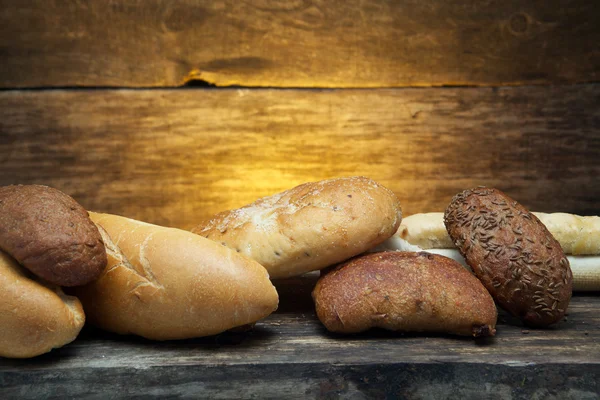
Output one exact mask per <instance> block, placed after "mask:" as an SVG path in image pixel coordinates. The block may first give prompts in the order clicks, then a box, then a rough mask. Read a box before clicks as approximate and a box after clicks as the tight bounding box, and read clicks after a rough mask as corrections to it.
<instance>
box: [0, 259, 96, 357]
mask: <svg viewBox="0 0 600 400" xmlns="http://www.w3.org/2000/svg"><path fill="white" fill-rule="evenodd" d="M0 293H1V299H2V300H1V301H0V357H11V358H29V357H35V356H38V355H40V354H44V353H47V352H49V351H50V350H52V349H53V348H58V347H61V346H64V345H65V344H67V343H70V342H72V341H73V340H75V338H76V337H77V335H78V334H79V331H80V330H81V328H83V324H84V322H85V315H84V314H83V308H82V307H81V303H80V302H79V300H77V298H75V297H73V296H67V295H65V294H64V293H63V292H62V290H61V289H60V288H59V287H58V286H55V285H50V284H45V283H42V282H41V281H39V280H37V279H36V278H33V276H32V275H31V274H30V273H29V272H28V271H26V270H25V269H24V268H23V267H21V266H20V265H19V264H17V262H16V261H15V260H14V259H13V258H12V257H10V256H9V255H8V254H6V253H4V252H2V251H0Z"/></svg>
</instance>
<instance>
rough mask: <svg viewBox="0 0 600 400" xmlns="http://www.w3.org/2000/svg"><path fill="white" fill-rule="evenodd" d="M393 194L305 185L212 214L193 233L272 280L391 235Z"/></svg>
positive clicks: (367, 182)
mask: <svg viewBox="0 0 600 400" xmlns="http://www.w3.org/2000/svg"><path fill="white" fill-rule="evenodd" d="M401 220H402V212H401V208H400V202H399V201H398V198H397V197H396V195H394V193H393V192H392V191H390V190H389V189H387V188H385V187H384V186H382V185H380V184H379V183H377V182H375V181H373V180H372V179H369V178H365V177H350V178H338V179H331V180H326V181H320V182H310V183H305V184H303V185H300V186H297V187H295V188H292V189H290V190H287V191H285V192H282V193H279V194H276V195H273V196H269V197H265V198H262V199H259V200H257V201H256V202H254V203H252V204H250V205H248V206H245V207H242V208H239V209H237V210H231V211H225V212H222V213H219V214H217V215H215V216H214V217H213V218H211V219H210V220H208V221H205V222H203V223H201V224H200V225H198V226H197V227H196V228H194V229H193V230H192V232H195V233H197V234H199V235H201V236H204V237H206V238H208V239H211V240H214V241H216V242H218V243H221V244H223V245H224V246H227V247H230V248H231V249H234V250H236V251H238V252H240V253H242V254H244V255H247V256H249V257H251V258H252V259H254V260H256V261H258V262H259V263H260V264H261V265H263V266H264V267H265V268H266V269H267V270H268V271H269V274H270V275H271V277H272V278H284V277H289V276H294V275H300V274H303V273H305V272H309V271H314V270H318V269H322V268H324V267H327V266H330V265H333V264H335V263H338V262H341V261H344V260H347V259H348V258H350V257H353V256H355V255H358V254H360V253H363V252H365V251H367V250H368V249H370V248H371V247H373V246H376V245H378V244H379V243H381V242H383V241H384V240H385V239H387V238H389V237H390V236H392V235H393V234H394V232H396V230H397V229H398V226H399V225H400V221H401Z"/></svg>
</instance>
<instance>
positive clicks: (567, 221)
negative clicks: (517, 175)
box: [394, 212, 600, 256]
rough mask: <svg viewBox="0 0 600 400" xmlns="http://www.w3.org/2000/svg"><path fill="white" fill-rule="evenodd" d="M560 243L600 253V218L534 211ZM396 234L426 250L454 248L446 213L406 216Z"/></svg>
mask: <svg viewBox="0 0 600 400" xmlns="http://www.w3.org/2000/svg"><path fill="white" fill-rule="evenodd" d="M532 214H533V215H535V216H536V217H537V218H538V219H539V220H540V221H542V223H543V224H544V225H545V226H546V228H547V229H548V231H550V233H551V234H552V236H554V238H555V239H556V240H558V242H559V243H560V246H561V247H562V249H563V251H564V252H565V254H571V255H577V256H582V255H600V217H598V216H586V217H583V216H580V215H575V214H567V213H550V214H548V213H541V212H533V213H532ZM394 236H397V237H399V238H401V239H404V240H406V241H407V242H409V243H410V244H413V245H416V246H419V247H420V248H422V249H450V248H454V244H453V243H452V239H450V236H448V232H447V231H446V226H445V225H444V213H441V212H431V213H423V214H413V215H409V216H408V217H404V219H403V220H402V224H401V225H400V228H398V231H397V232H396V234H395V235H394Z"/></svg>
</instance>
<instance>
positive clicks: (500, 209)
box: [444, 188, 573, 327]
mask: <svg viewBox="0 0 600 400" xmlns="http://www.w3.org/2000/svg"><path fill="white" fill-rule="evenodd" d="M444 223H445V225H446V228H447V230H448V234H449V235H450V237H451V238H452V240H453V242H454V245H455V246H456V247H457V248H458V249H459V251H460V253H461V254H462V255H463V257H464V258H465V260H466V261H467V263H468V264H469V266H470V267H471V268H472V269H473V272H474V273H475V275H476V276H477V277H478V278H479V279H480V280H481V281H482V282H483V284H484V285H485V287H486V288H487V289H488V290H489V291H490V293H491V294H492V296H493V297H494V299H495V300H496V301H497V302H498V304H499V305H500V306H501V307H503V308H504V309H506V310H507V311H509V312H510V313H511V314H513V315H515V316H517V317H519V318H521V319H522V320H523V322H524V323H526V324H527V325H530V326H534V327H536V326H537V327H544V326H548V325H550V324H553V323H556V322H558V321H560V320H561V319H562V317H563V316H564V314H565V312H566V310H567V307H568V305H569V301H570V299H571V292H572V284H573V275H572V273H571V269H570V268H569V262H568V260H567V258H566V257H565V254H564V252H563V250H562V248H561V247H560V244H559V243H558V242H557V241H556V239H554V237H553V236H552V235H551V234H550V232H549V231H548V229H546V227H545V226H544V224H542V223H541V222H540V220H539V219H538V218H537V217H536V216H535V215H533V214H531V213H530V212H529V211H527V209H525V207H523V206H522V205H520V204H519V203H517V202H516V201H514V200H513V199H511V198H510V197H508V196H507V195H506V194H504V193H502V192H501V191H499V190H497V189H491V188H476V189H471V190H465V191H463V192H461V193H459V194H457V195H456V196H454V198H453V199H452V201H451V203H450V205H449V206H448V208H447V209H446V212H445V214H444Z"/></svg>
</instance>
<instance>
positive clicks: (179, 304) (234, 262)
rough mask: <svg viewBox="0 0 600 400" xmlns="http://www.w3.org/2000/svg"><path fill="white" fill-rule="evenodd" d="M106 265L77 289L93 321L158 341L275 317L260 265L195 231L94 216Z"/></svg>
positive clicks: (272, 293)
mask: <svg viewBox="0 0 600 400" xmlns="http://www.w3.org/2000/svg"><path fill="white" fill-rule="evenodd" d="M90 216H91V218H92V220H93V221H94V222H95V223H96V224H97V225H98V227H99V230H100V233H101V234H102V235H103V239H104V242H105V246H106V249H107V254H108V260H109V262H108V267H107V268H106V270H105V271H104V273H103V274H102V275H101V276H100V278H99V279H97V280H96V281H94V282H92V283H90V284H88V285H86V286H81V287H76V288H73V291H74V293H75V294H76V295H77V297H79V298H80V299H81V302H82V303H83V306H84V309H85V312H86V315H87V316H88V320H89V321H90V322H91V323H92V324H94V325H96V326H98V327H100V328H102V329H105V330H108V331H112V332H116V333H120V334H135V335H139V336H143V337H145V338H148V339H153V340H170V339H186V338H194V337H201V336H209V335H214V334H217V333H220V332H223V331H226V330H228V329H231V328H234V327H239V326H243V325H247V324H251V323H254V322H256V321H258V320H259V319H262V318H264V317H266V316H268V315H269V314H271V313H272V312H273V311H275V309H277V305H278V295H277V292H276V291H275V288H274V286H273V285H272V284H271V281H270V280H269V275H268V274H267V271H266V270H265V269H264V268H263V267H262V266H261V265H259V264H258V263H257V262H255V261H253V260H251V259H249V258H247V257H244V256H242V255H240V254H237V253H235V252H234V251H231V250H230V249H228V248H226V247H224V246H222V245H220V244H218V243H215V242H213V241H211V240H207V239H205V238H202V237H200V236H198V235H195V234H193V233H190V232H187V231H183V230H180V229H174V228H165V227H161V226H156V225H151V224H147V223H144V222H140V221H136V220H133V219H129V218H125V217H120V216H116V215H110V214H97V213H90Z"/></svg>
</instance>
